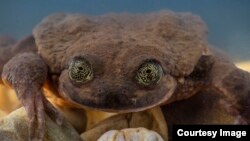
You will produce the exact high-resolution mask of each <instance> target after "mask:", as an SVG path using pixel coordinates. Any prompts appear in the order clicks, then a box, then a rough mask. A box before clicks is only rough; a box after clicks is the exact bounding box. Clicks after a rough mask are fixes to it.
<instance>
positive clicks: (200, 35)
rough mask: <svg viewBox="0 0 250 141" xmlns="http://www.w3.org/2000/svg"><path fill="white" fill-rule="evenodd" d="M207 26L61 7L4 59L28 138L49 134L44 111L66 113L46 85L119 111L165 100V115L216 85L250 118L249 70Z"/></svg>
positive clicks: (178, 18) (185, 16)
mask: <svg viewBox="0 0 250 141" xmlns="http://www.w3.org/2000/svg"><path fill="white" fill-rule="evenodd" d="M206 34H207V29H206V26H205V24H204V23H203V22H202V20H201V19H200V18H199V17H198V16H194V15H192V14H190V13H174V12H171V11H162V12H156V13H150V14H110V15H103V16H84V15H79V14H55V15H52V16H49V17H47V18H45V19H44V20H43V21H42V22H41V23H40V24H39V25H37V26H36V27H35V29H34V30H33V34H32V36H30V37H27V38H26V39H24V40H22V41H20V42H18V43H16V44H15V45H14V46H12V48H15V51H14V53H12V54H13V56H14V54H16V53H18V52H23V53H19V54H18V55H16V56H14V57H13V58H11V59H10V60H9V61H8V62H7V63H6V64H5V65H4V67H3V71H2V80H3V82H4V83H5V84H8V85H9V86H11V87H12V88H13V89H14V90H15V91H16V94H17V96H18V98H19V99H20V101H21V103H22V104H23V106H24V107H25V109H26V111H27V114H28V116H29V119H30V123H29V125H30V127H29V133H30V140H42V139H43V136H44V132H45V130H44V129H45V113H47V114H48V115H49V116H50V117H51V118H52V119H54V120H55V121H56V122H57V123H58V124H60V123H61V121H62V116H61V114H60V113H59V112H58V111H57V110H56V108H54V107H53V106H52V105H51V103H50V102H48V100H47V99H46V98H45V97H44V95H43V91H42V88H43V87H47V88H48V89H50V90H51V91H52V92H53V93H54V94H55V95H57V96H58V97H59V98H61V99H63V100H64V101H65V102H67V103H69V105H77V106H80V107H83V108H88V109H95V110H101V111H107V112H117V113H129V112H139V111H144V110H147V109H150V108H153V107H156V106H161V107H162V110H163V112H164V114H165V115H166V112H167V111H169V110H167V109H166V106H164V105H170V104H171V103H173V102H175V101H180V100H184V99H188V98H190V97H192V96H195V94H198V93H199V92H201V91H205V90H207V89H211V90H213V91H214V92H215V93H216V94H218V95H221V96H222V97H223V100H224V101H226V102H224V103H223V104H222V105H224V106H225V109H226V110H227V112H228V113H229V114H232V115H235V116H236V117H237V118H236V119H235V122H236V123H238V124H249V123H250V107H249V106H250V74H249V73H248V72H245V71H243V70H240V69H238V68H237V67H235V65H234V64H233V63H231V62H230V61H227V60H226V59H224V58H223V57H221V56H220V55H218V54H217V53H214V52H213V51H211V49H209V44H208V43H207V41H206ZM27 48H32V49H35V48H36V50H32V51H29V53H27V52H26V51H27ZM10 51H13V49H12V50H11V49H10ZM1 53H2V52H1ZM1 55H2V56H4V55H5V54H1ZM2 58H4V57H2ZM1 65H3V64H1ZM206 97H209V95H206ZM206 97H205V98H206ZM208 102H213V99H209V101H208ZM204 103H206V101H204ZM180 104H181V101H180ZM189 104H190V103H189ZM182 109H183V108H182ZM183 118H185V117H183ZM188 119H192V115H189V116H188V118H187V120H188Z"/></svg>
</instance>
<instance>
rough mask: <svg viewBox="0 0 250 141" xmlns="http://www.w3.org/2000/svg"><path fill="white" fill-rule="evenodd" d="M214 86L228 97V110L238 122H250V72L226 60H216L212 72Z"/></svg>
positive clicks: (226, 103) (226, 104)
mask: <svg viewBox="0 0 250 141" xmlns="http://www.w3.org/2000/svg"><path fill="white" fill-rule="evenodd" d="M211 82H212V83H211V84H212V87H213V88H214V89H215V90H216V91H218V92H220V93H222V94H223V96H225V97H226V99H227V102H225V103H224V106H225V107H226V109H227V111H228V112H229V113H231V114H234V115H236V116H237V117H238V118H237V119H236V121H235V123H236V124H246V123H248V124H250V73H249V72H246V71H243V70H241V69H239V68H237V67H235V66H234V65H233V64H232V63H229V62H226V61H224V60H216V62H215V64H214V66H213V69H212V72H211Z"/></svg>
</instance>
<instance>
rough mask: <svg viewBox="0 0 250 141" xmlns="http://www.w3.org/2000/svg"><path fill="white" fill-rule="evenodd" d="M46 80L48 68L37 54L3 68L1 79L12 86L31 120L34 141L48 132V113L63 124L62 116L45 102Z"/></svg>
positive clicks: (37, 140)
mask: <svg viewBox="0 0 250 141" xmlns="http://www.w3.org/2000/svg"><path fill="white" fill-rule="evenodd" d="M46 78H47V66H46V64H45V63H44V62H43V60H42V59H41V58H40V57H39V56H38V55H36V54H33V53H23V54H19V55H17V56H15V57H13V58H12V59H11V60H9V61H8V63H7V64H5V65H4V68H3V72H2V79H3V81H4V83H5V84H7V85H9V86H11V87H12V88H13V89H14V90H15V92H16V94H17V97H18V98H19V100H20V101H21V103H22V105H23V106H24V108H25V110H26V112H27V115H28V117H29V137H30V140H31V141H42V139H43V136H44V133H45V112H47V113H48V114H49V116H50V117H52V119H56V120H57V122H58V123H61V121H62V116H60V114H59V113H58V112H57V110H56V109H55V108H54V107H53V106H52V105H51V104H50V103H49V102H48V101H47V100H46V98H45V97H44V95H43V93H42V87H43V85H44V83H45V81H46Z"/></svg>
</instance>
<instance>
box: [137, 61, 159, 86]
mask: <svg viewBox="0 0 250 141" xmlns="http://www.w3.org/2000/svg"><path fill="white" fill-rule="evenodd" d="M162 75H163V70H162V67H161V66H160V64H158V63H156V62H153V61H148V62H145V63H143V64H142V65H141V66H140V68H139V69H138V71H137V74H136V80H137V81H138V83H139V84H141V85H144V86H148V85H151V84H156V83H157V82H159V81H160V79H161V77H162Z"/></svg>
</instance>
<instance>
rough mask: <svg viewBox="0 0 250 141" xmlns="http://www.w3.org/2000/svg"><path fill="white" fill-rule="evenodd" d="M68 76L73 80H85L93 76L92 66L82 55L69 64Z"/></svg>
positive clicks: (81, 81) (82, 81)
mask: <svg viewBox="0 0 250 141" xmlns="http://www.w3.org/2000/svg"><path fill="white" fill-rule="evenodd" d="M69 77H70V79H71V80H73V81H75V82H80V83H84V82H87V81H89V80H91V79H92V78H93V70H92V66H91V65H90V63H89V62H88V61H87V60H86V59H84V58H82V57H81V58H75V59H73V61H72V62H71V63H70V65H69Z"/></svg>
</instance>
